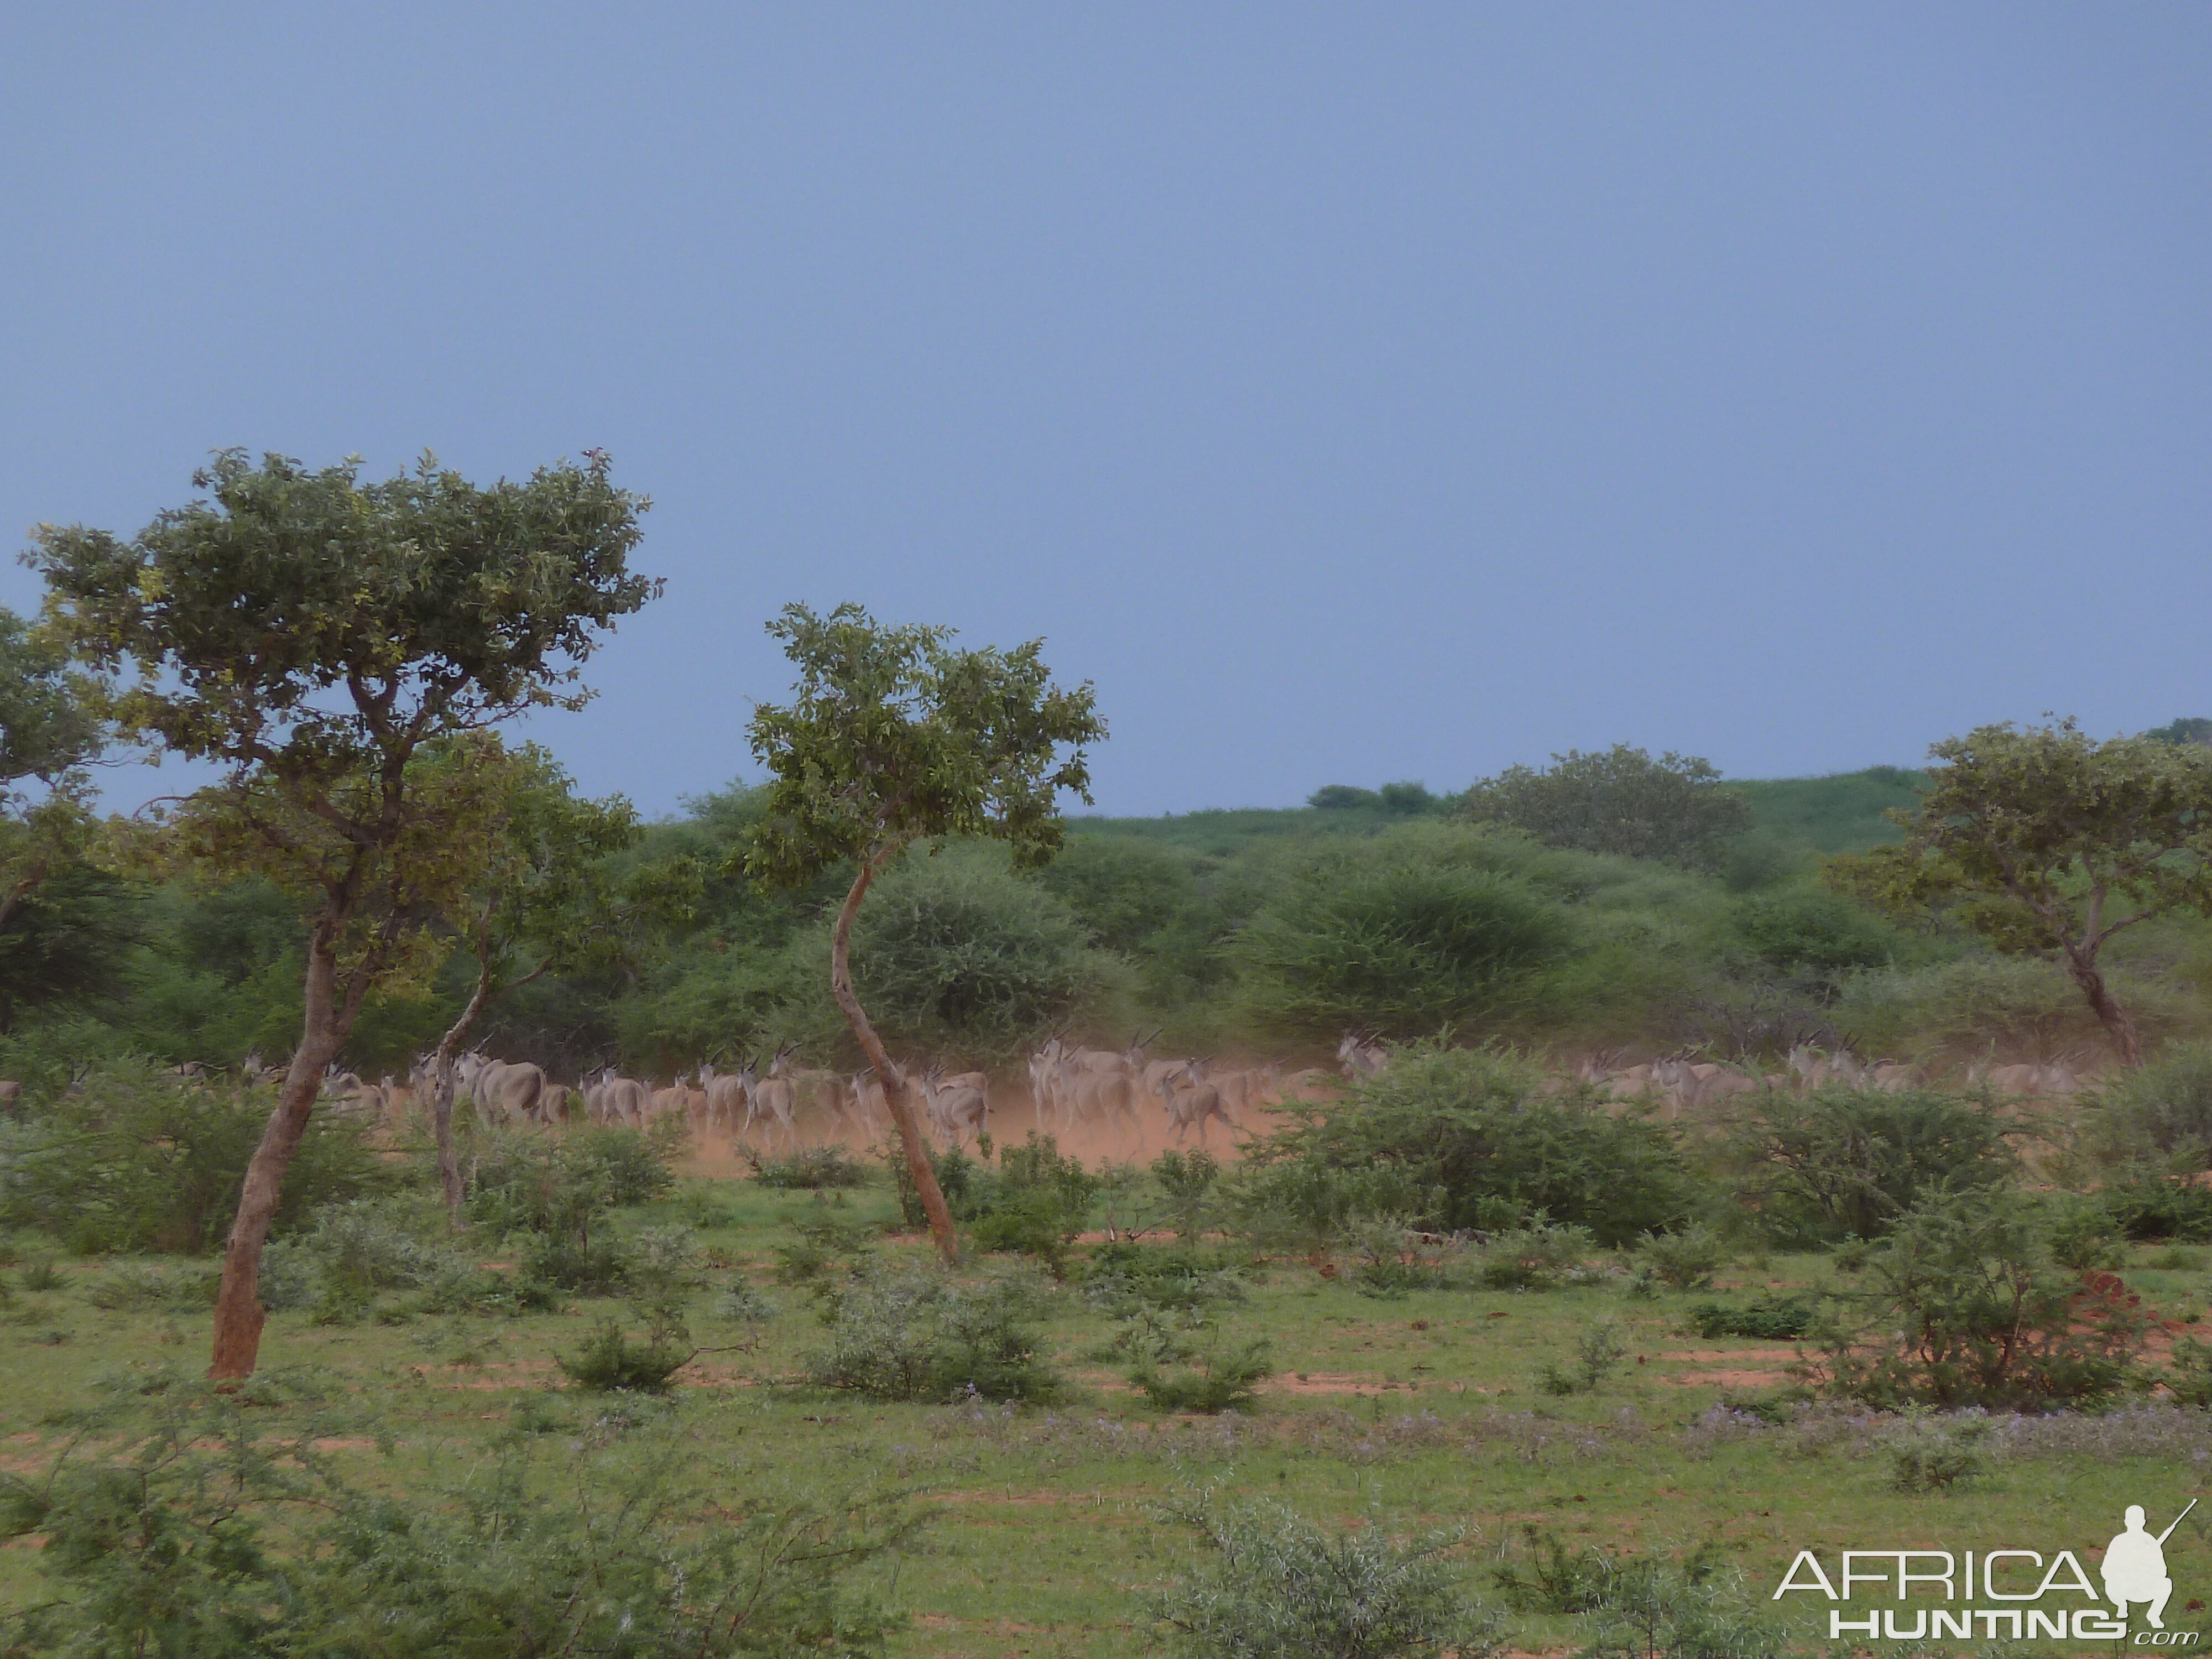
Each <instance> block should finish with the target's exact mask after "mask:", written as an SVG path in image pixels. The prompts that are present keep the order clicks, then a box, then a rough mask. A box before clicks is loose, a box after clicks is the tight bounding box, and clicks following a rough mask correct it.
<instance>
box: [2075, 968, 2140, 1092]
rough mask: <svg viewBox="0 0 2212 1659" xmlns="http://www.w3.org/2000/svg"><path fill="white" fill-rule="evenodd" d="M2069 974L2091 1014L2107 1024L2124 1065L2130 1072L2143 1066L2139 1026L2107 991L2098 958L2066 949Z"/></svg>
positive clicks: (2107, 1032) (2109, 1034) (2114, 1046)
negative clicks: (2137, 1030) (2138, 1039)
mask: <svg viewBox="0 0 2212 1659" xmlns="http://www.w3.org/2000/svg"><path fill="white" fill-rule="evenodd" d="M2066 971H2067V972H2068V973H2069V974H2071V975H2074V982H2075V984H2076V985H2078V986H2080V987H2081V994H2082V995H2083V996H2085V997H2087V999H2088V1000H2089V1009H2090V1012H2093V1013H2094V1014H2095V1015H2096V1016H2097V1018H2099V1019H2100V1020H2101V1021H2102V1022H2103V1023H2104V1026H2105V1034H2106V1036H2109V1037H2111V1038H2112V1047H2113V1048H2114V1049H2115V1050H2116V1051H2118V1054H2119V1057H2120V1064H2121V1065H2123V1066H2126V1067H2127V1068H2128V1069H2129V1070H2130V1071H2136V1070H2138V1069H2140V1068H2141V1066H2142V1043H2141V1042H2139V1041H2137V1039H2136V1023H2135V1021H2134V1020H2132V1019H2130V1018H2129V1017H2128V1011H2127V1010H2126V1009H2125V1008H2123V1007H2122V1006H2120V1005H2119V1003H2118V1002H2117V1001H2116V1000H2114V999H2113V996H2112V992H2111V991H2110V990H2108V989H2107V988H2106V985H2105V976H2104V975H2102V974H2101V973H2100V972H2098V970H2097V958H2096V957H2094V956H2093V955H2092V954H2090V953H2089V952H2087V951H2076V950H2075V948H2074V947H2073V946H2071V945H2069V946H2068V947H2067V949H2066Z"/></svg>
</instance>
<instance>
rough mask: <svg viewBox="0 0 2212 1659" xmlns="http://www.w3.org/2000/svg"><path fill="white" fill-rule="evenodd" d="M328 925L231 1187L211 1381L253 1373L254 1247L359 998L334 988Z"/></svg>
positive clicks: (258, 1318)
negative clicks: (282, 1061) (280, 1069)
mask: <svg viewBox="0 0 2212 1659" xmlns="http://www.w3.org/2000/svg"><path fill="white" fill-rule="evenodd" d="M334 937H335V930H334V929H331V930H325V931H319V933H318V935H317V937H316V938H315V939H313V942H312V943H311V944H310V945H309V947H308V951H307V1018H306V1019H305V1021H304V1022H303V1025H302V1030H301V1036H300V1046H299V1047H298V1048H295V1049H294V1050H293V1051H292V1063H291V1065H290V1066H289V1068H288V1069H287V1070H286V1071H285V1073H284V1085H283V1089H282V1091H280V1092H279V1093H278V1095H277V1097H276V1110H275V1111H274V1112H271V1113H270V1115H269V1127H267V1128H265V1129H264V1130H263V1131H262V1132H261V1144H260V1145H259V1146H257V1147H255V1148H254V1149H253V1161H252V1163H250V1164H247V1165H246V1185H245V1187H244V1188H242V1189H241V1190H240V1193H239V1194H238V1218H237V1219H236V1220H235V1221H234V1222H233V1223H232V1224H231V1229H230V1242H229V1243H228V1246H227V1247H226V1248H225V1249H224V1250H223V1255H222V1288H221V1290H219V1291H217V1292H216V1304H215V1354H214V1358H213V1360H212V1362H211V1363H210V1364H209V1366H208V1376H210V1377H211V1378H213V1379H215V1380H216V1381H217V1382H226V1381H232V1380H234V1379H236V1378H239V1377H244V1376H252V1375H253V1367H254V1363H255V1361H256V1360H257V1359H258V1358H259V1357H260V1352H261V1323H262V1321H263V1320H264V1319H265V1318H267V1317H268V1314H267V1311H266V1310H264V1308H263V1307H262V1305H261V1294H260V1281H261V1249H262V1246H264V1244H266V1243H268V1242H269V1227H270V1223H271V1222H273V1221H275V1220H276V1202H277V1199H278V1197H279V1195H280V1194H281V1192H282V1189H283V1183H284V1171H285V1170H287V1169H288V1168H289V1167H290V1165H291V1163H292V1154H293V1153H294V1152H297V1151H298V1150H299V1148H300V1139H301V1136H303V1135H304V1134H306V1133H307V1119H308V1117H309V1116H310V1115H312V1114H313V1111H314V1109H315V1097H316V1096H317V1095H318V1094H319V1093H320V1092H321V1091H322V1086H323V1073H324V1072H325V1070H326V1069H327V1068H328V1067H329V1066H330V1063H331V1061H332V1060H335V1059H337V1052H338V1050H339V1049H340V1048H343V1047H344V1045H345V1040H346V1036H347V1032H348V1030H349V1029H350V1027H351V1026H352V1024H353V1016H354V1015H355V1013H356V1012H358V1007H359V999H358V998H357V997H354V998H348V999H346V1000H344V1001H343V1003H342V1002H341V1001H340V1000H339V996H338V971H337V949H336V946H335V944H334V942H333V940H334Z"/></svg>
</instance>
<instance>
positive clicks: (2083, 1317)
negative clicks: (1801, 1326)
mask: <svg viewBox="0 0 2212 1659" xmlns="http://www.w3.org/2000/svg"><path fill="white" fill-rule="evenodd" d="M2143 1329H2144V1328H2143V1320H2142V1315H2141V1314H2140V1313H2139V1312H2138V1311H2137V1310H2136V1306H2135V1302H2134V1298H2133V1297H2130V1296H2128V1295H2127V1294H2126V1292H2125V1291H2124V1287H2122V1286H2121V1285H2120V1284H2119V1281H2118V1279H2114V1278H2112V1275H2110V1274H2106V1275H2102V1276H2098V1275H2084V1274H2081V1273H2075V1272H2073V1271H2070V1270H2068V1269H2065V1268H2063V1267H2059V1266H2058V1265H2057V1263H2056V1262H2054V1261H2053V1260H2052V1258H2051V1242H2050V1237H2049V1234H2048V1231H2047V1229H2046V1225H2045V1218H2044V1217H2043V1216H2041V1215H2040V1214H2039V1213H2038V1212H2035V1211H2034V1210H2033V1209H2032V1208H2031V1207H2029V1206H2024V1205H2022V1204H2021V1203H2020V1202H2019V1201H2018V1200H2016V1199H2014V1198H2012V1197H2009V1196H2008V1195H2004V1194H1994V1193H1990V1192H1987V1191H1975V1192H1966V1193H1956V1194H1939V1195H1935V1196H1931V1197H1929V1199H1927V1200H1925V1201H1923V1203H1921V1204H1919V1205H1918V1206H1915V1207H1914V1208H1913V1209H1911V1210H1910V1211H1908V1212H1905V1214H1903V1215H1901V1216H1899V1217H1898V1218H1896V1220H1895V1222H1894V1223H1893V1225H1892V1226H1891V1228H1890V1231H1889V1232H1888V1235H1887V1237H1885V1238H1884V1239H1883V1240H1882V1241H1881V1243H1879V1244H1878V1245H1876V1246H1875V1247H1874V1248H1873V1249H1870V1250H1869V1251H1868V1252H1867V1254H1866V1258H1865V1267H1864V1272H1863V1280H1862V1283H1861V1284H1860V1285H1859V1286H1858V1287H1857V1289H1854V1290H1850V1291H1838V1293H1837V1294H1836V1297H1835V1298H1834V1302H1833V1311H1832V1316H1831V1318H1830V1319H1829V1320H1828V1321H1827V1322H1826V1325H1825V1328H1823V1329H1822V1330H1821V1332H1820V1346H1822V1348H1823V1349H1824V1350H1825V1356H1824V1359H1823V1361H1822V1364H1821V1366H1820V1372H1821V1374H1822V1375H1823V1376H1824V1377H1825V1380H1826V1383H1827V1385H1828V1386H1829V1387H1830V1388H1831V1389H1833V1390H1834V1391H1836V1392H1838V1393H1839V1394H1845V1395H1852V1396H1854V1397H1856V1398H1858V1399H1862V1400H1865V1401H1869V1402H1870V1403H1872V1404H1875V1405H1877V1406H1884V1407H1901V1406H1905V1405H1910V1404H1914V1403H1921V1404H1926V1405H1931V1406H1942V1407H1959V1406H1983V1407H1990V1408H1991V1409H1999V1408H2003V1409H2019V1408H2025V1407H2041V1408H2048V1407H2054V1406H2061V1405H2093V1404H2094V1403H2096V1402H2097V1401H2101V1400H2105V1399H2108V1398H2110V1397H2111V1396H2112V1395H2114V1394H2116V1393H2118V1391H2119V1390H2121V1389H2124V1387H2126V1386H2127V1384H2128V1383H2129V1382H2130V1379H2131V1377H2132V1376H2134V1374H2135V1370H2136V1363H2137V1360H2138V1358H2139V1356H2140V1353H2141V1350H2142V1340H2143Z"/></svg>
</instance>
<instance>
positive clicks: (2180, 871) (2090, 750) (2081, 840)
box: [1832, 720, 2212, 1066]
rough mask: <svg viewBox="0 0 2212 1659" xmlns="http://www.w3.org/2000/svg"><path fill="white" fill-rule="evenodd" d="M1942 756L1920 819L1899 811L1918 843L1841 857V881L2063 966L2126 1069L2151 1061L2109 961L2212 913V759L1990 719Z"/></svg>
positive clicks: (2149, 743) (2197, 752) (2068, 724)
mask: <svg viewBox="0 0 2212 1659" xmlns="http://www.w3.org/2000/svg"><path fill="white" fill-rule="evenodd" d="M1929 753H1930V754H1931V755H1932V756H1933V757H1935V758H1936V760H1938V761H1940V762H1941V763H1942V765H1940V766H1939V767H1938V768H1936V770H1935V773H1934V778H1935V781H1934V784H1933V787H1931V788H1930V789H1929V792H1928V793H1927V794H1926V796H1925V798H1924V799H1923V801H1922V803H1921V807H1920V811H1918V812H1917V813H1916V814H1913V815H1911V817H1903V816H1901V815H1900V818H1899V821H1900V822H1901V823H1903V824H1904V825H1905V840H1904V841H1903V842H1902V843H1900V844H1899V845H1898V846H1895V847H1887V848H1875V849H1874V850H1873V851H1871V852H1869V853H1866V854H1860V855H1858V856H1857V857H1856V858H1851V859H1845V860H1838V862H1837V864H1836V865H1835V866H1833V872H1832V873H1833V879H1834V880H1835V881H1836V882H1837V883H1838V884H1839V885H1841V886H1843V887H1844V888H1846V889H1847V890H1853V891H1856V892H1858V893H1860V894H1862V895H1863V896H1867V897H1869V898H1871V899H1873V900H1875V901H1876V902H1881V903H1883V904H1886V905H1887V906H1889V907H1891V908H1894V909H1897V910H1899V911H1900V912H1904V913H1907V914H1912V913H1921V914H1924V913H1926V912H1927V911H1929V910H1930V909H1933V910H1936V911H1938V912H1941V913H1942V914H1943V915H1946V916H1947V917H1948V918H1949V919H1951V920H1952V921H1955V922H1957V923H1958V924H1959V925H1960V926H1963V927H1966V928H1968V929H1970V930H1972V932H1974V933H1979V934H1980V935H1982V937H1984V939H1987V940H1989V942H1990V945H1993V946H1994V947H1995V948H1996V949H1997V950H1998V951H2003V952H2007V953H2010V954H2033V955H2038V956H2042V957H2046V958H2048V959H2050V960H2052V961H2055V962H2057V963H2061V964H2062V965H2063V967H2064V968H2065V969H2067V971H2068V972H2069V974H2071V975H2073V977H2074V980H2075V983H2076V984H2077V985H2078V986H2079V987H2081V994H2082V995H2083V996H2084V998H2085V999H2087V1002H2088V1004H2089V1006H2090V1007H2091V1008H2092V1010H2093V1012H2095V1013H2096V1015H2097V1017H2098V1018H2099V1019H2100V1020H2101V1021H2102V1022H2103V1023H2104V1024H2105V1026H2106V1029H2107V1030H2108V1031H2109V1032H2110V1034H2111V1036H2112V1041H2113V1043H2114V1045H2115V1047H2116V1048H2117V1049H2118V1054H2119V1056H2120V1059H2121V1060H2122V1061H2123V1063H2124V1064H2127V1065H2130V1066H2132V1065H2135V1064H2136V1063H2137V1061H2138V1060H2139V1058H2140V1055H2139V1053H2138V1042H2137V1039H2136V1032H2135V1029H2134V1026H2133V1024H2132V1022H2131V1021H2130V1018H2129V1017H2128V1015H2127V1012H2126V1011H2125V1010H2124V1008H2123V1007H2122V1006H2120V1005H2119V1003H2118V1001H2117V1000H2115V999H2114V998H2113V996H2112V993H2111V990H2110V988H2109V987H2108V986H2107V985H2106V982H2105V980H2104V976H2103V975H2102V973H2101V971H2100V966H2099V959H2100V954H2101V953H2102V951H2103V950H2104V947H2105V946H2106V945H2107V944H2108V943H2109V942H2110V941H2111V940H2112V939H2113V938H2114V936H2116V935H2117V934H2118V933H2121V932H2122V931H2123V930H2124V929H2126V928H2130V927H2137V926H2139V925H2141V924H2142V923H2143V922H2145V921H2149V920H2151V919H2152V918H2154V917H2156V916H2159V915H2165V914H2166V913H2167V912H2169V911H2173V910H2191V911H2195V912H2197V913H2199V914H2203V913H2205V912H2207V911H2212V750H2206V749H2205V748H2203V746H2202V745H2199V744H2180V745H2175V744H2166V743H2160V742H2159V741H2157V740H2155V739H2154V738H2113V739H2112V740H2111V741H2109V742H2106V743H2099V742H2098V741H2096V740H2095V739H2094V738H2090V737H2087V736H2086V735H2085V734H2084V733H2083V732H2081V730H2080V729H2079V728H2078V727H2076V726H2075V725H2074V723H2073V722H2072V721H2071V720H2067V721H2062V722H2060V723H2059V724H2057V725H2055V726H2040V727H2034V728H2031V729H2029V730H2027V731H2025V732H2023V731H2019V730H2016V729H2015V728H2014V727H2013V726H2009V725H2004V726H1979V727H1977V728H1976V729H1975V730H1974V731H1972V732H1968V733H1967V734H1966V736H1965V737H1963V738H1947V739H1945V740H1944V741H1943V742H1942V743H1939V744H1936V745H1935V746H1934V748H1933V749H1931V750H1929Z"/></svg>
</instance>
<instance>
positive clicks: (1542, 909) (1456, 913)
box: [1234, 849, 1571, 1037]
mask: <svg viewBox="0 0 2212 1659" xmlns="http://www.w3.org/2000/svg"><path fill="white" fill-rule="evenodd" d="M1570 938H1571V930H1570V928H1569V927H1568V924H1567V921H1566V918H1565V915H1563V914H1562V913H1561V911H1560V910H1559V907H1558V906H1557V905H1555V904H1554V903H1553V902H1552V901H1551V900H1550V899H1549V898H1547V897H1546V896H1544V895H1543V894H1542V893H1541V892H1540V891H1539V890H1537V889H1536V888H1534V887H1533V886H1531V885H1530V884H1528V883H1527V882H1525V881H1522V880H1521V879H1520V878H1517V877H1515V876H1511V875H1506V874H1503V873H1500V872H1496V871H1492V870H1484V869H1477V868H1472V867H1469V866H1465V865H1458V864H1449V863H1443V862H1431V861H1427V860H1417V859H1413V858H1408V857H1405V856H1404V855H1402V854H1392V853H1390V852H1389V850H1388V849H1386V850H1385V853H1384V854H1382V855H1375V854H1343V855H1341V856H1339V857H1334V858H1330V859H1327V860H1322V861H1320V862H1319V863H1318V865H1317V866H1316V868H1315V869H1314V870H1313V871H1312V872H1310V873H1309V874H1307V875H1305V876H1304V878H1301V879H1300V880H1298V881H1297V882H1296V883H1295V884H1292V885H1291V887H1290V889H1289V890H1287V891H1285V893H1283V894H1282V895H1281V896H1279V897H1278V898H1277V899H1276V900H1275V901H1274V902H1273V903H1272V904H1270V905H1269V906H1268V907H1267V908H1266V909H1265V910H1263V911H1261V914H1260V915H1257V916H1255V918H1254V919H1253V920H1252V921H1251V922H1250V923H1249V925H1248V926H1247V927H1245V928H1244V930H1243V933H1240V934H1239V935H1238V936H1237V941H1236V944H1235V946H1234V954H1235V957H1236V958H1237V962H1238V963H1239V964H1240V966H1241V967H1242V969H1243V975H1244V982H1243V1001H1244V1005H1245V1007H1246V1009H1247V1011H1248V1012H1249V1016H1250V1017H1251V1018H1253V1019H1254V1020H1255V1022H1257V1023H1258V1024H1261V1025H1263V1026H1266V1027H1268V1028H1271V1029H1274V1030H1281V1031H1284V1032H1287V1033H1294V1034H1299V1035H1304V1036H1334V1034H1335V1033H1336V1032H1338V1031H1340V1030H1343V1029H1344V1028H1345V1027H1346V1026H1347V1025H1358V1026H1364V1027H1366V1028H1369V1029H1371V1030H1376V1031H1378V1032H1381V1033H1383V1034H1384V1035H1386V1036H1399V1037H1414V1036H1429V1035H1431V1033H1434V1032H1436V1031H1437V1030H1440V1029H1441V1028H1443V1026H1446V1025H1449V1024H1453V1023H1455V1022H1459V1023H1465V1022H1468V1021H1472V1020H1480V1019H1482V1018H1488V1017H1492V1016H1496V1015H1499V1014H1502V1013H1504V1012H1510V1010H1512V1009H1514V1008H1516V1007H1517V1006H1521V1005H1522V1003H1523V1002H1525V1001H1526V1000H1527V999H1528V994H1529V993H1530V988H1531V981H1533V979H1534V976H1535V975H1536V974H1537V973H1538V972H1539V971H1540V970H1541V969H1543V968H1544V967H1545V966H1546V965H1547V964H1548V963H1552V962H1553V961H1555V960H1556V959H1558V958H1559V957H1560V956H1561V955H1562V954H1564V952H1565V950H1566V947H1567V945H1568V942H1569V940H1570Z"/></svg>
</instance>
